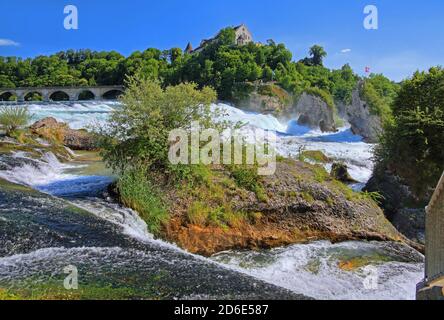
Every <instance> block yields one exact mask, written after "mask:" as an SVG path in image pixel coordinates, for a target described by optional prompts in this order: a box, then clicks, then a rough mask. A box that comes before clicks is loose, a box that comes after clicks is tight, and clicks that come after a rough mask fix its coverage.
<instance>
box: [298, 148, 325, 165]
mask: <svg viewBox="0 0 444 320" xmlns="http://www.w3.org/2000/svg"><path fill="white" fill-rule="evenodd" d="M306 159H308V160H312V161H315V162H319V163H328V162H330V161H331V160H330V159H329V158H328V157H327V156H326V155H325V154H324V153H323V152H322V151H319V150H305V151H302V152H301V153H300V154H299V160H300V161H305V160H306Z"/></svg>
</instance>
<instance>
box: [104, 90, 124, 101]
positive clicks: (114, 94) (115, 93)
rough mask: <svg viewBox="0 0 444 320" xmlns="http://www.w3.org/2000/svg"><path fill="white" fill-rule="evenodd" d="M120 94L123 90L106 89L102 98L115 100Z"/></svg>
mask: <svg viewBox="0 0 444 320" xmlns="http://www.w3.org/2000/svg"><path fill="white" fill-rule="evenodd" d="M122 94H123V91H122V90H119V89H112V90H108V91H106V92H105V93H104V94H103V95H102V99H104V100H116V99H118V98H119V97H120V96H121V95H122Z"/></svg>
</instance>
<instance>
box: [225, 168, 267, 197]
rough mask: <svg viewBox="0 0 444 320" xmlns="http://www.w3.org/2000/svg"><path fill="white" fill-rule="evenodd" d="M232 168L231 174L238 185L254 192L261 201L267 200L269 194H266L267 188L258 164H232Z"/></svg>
mask: <svg viewBox="0 0 444 320" xmlns="http://www.w3.org/2000/svg"><path fill="white" fill-rule="evenodd" d="M230 170H231V175H232V177H233V179H234V181H235V182H236V185H237V186H238V187H240V188H244V189H246V190H248V191H251V192H254V193H255V194H256V197H257V198H258V200H259V201H262V202H266V201H267V195H266V194H265V190H264V188H263V186H262V184H261V181H260V176H259V175H258V173H257V167H256V166H251V167H249V166H244V165H238V166H232V167H231V169H230Z"/></svg>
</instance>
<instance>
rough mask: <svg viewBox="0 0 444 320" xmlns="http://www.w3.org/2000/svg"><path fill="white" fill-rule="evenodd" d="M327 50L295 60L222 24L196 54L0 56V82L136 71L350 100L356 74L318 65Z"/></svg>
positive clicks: (41, 82)
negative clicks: (240, 40) (243, 39)
mask: <svg viewBox="0 0 444 320" xmlns="http://www.w3.org/2000/svg"><path fill="white" fill-rule="evenodd" d="M326 55H327V53H326V52H325V51H324V49H323V48H322V47H320V46H317V45H316V46H313V47H312V48H311V49H310V51H309V57H307V58H303V59H301V60H300V61H298V62H296V61H294V60H293V57H292V53H291V52H290V51H289V50H288V49H287V48H286V47H285V45H284V44H276V43H275V42H274V41H272V40H269V41H268V42H267V43H266V44H257V43H250V44H248V45H245V46H237V45H235V32H234V30H233V29H232V28H226V29H223V30H221V31H220V32H219V34H218V36H217V37H216V41H213V42H211V43H209V44H208V45H207V46H206V47H205V48H204V49H203V50H202V51H200V52H199V53H192V54H188V53H184V52H183V50H181V49H179V48H173V49H170V50H165V51H161V50H159V49H154V48H150V49H147V50H145V51H143V52H140V51H136V52H134V53H133V54H131V55H130V56H129V57H124V56H123V55H121V54H119V53H118V52H115V51H110V52H95V51H91V50H79V51H74V50H68V51H63V52H59V53H56V54H54V55H51V56H38V57H35V58H33V59H31V58H29V59H21V58H17V57H0V87H40V86H85V85H91V86H93V85H121V84H123V83H124V81H125V78H126V76H131V75H134V74H135V73H137V72H140V73H142V74H144V75H146V76H147V77H150V78H153V79H159V80H160V81H161V83H162V84H164V85H175V84H179V83H182V82H195V83H196V84H198V85H199V86H200V87H203V86H211V87H213V88H214V89H215V90H216V92H217V93H218V95H219V98H220V99H223V100H230V99H232V98H233V93H234V92H236V90H238V86H239V85H240V84H242V83H245V82H256V81H264V82H269V81H274V82H276V83H277V84H278V85H280V86H281V87H282V88H284V89H286V90H287V91H289V92H290V93H292V94H294V95H295V96H297V95H299V94H300V93H301V92H303V91H305V90H311V91H313V92H315V93H317V94H318V95H320V96H321V97H323V98H324V100H326V101H327V102H328V101H334V100H336V101H338V100H341V101H344V102H350V100H351V92H352V90H353V88H355V86H356V83H357V81H358V80H359V76H358V75H356V74H355V73H354V72H353V70H352V69H351V68H350V66H349V65H344V66H343V67H342V68H341V69H339V70H330V69H327V68H325V67H324V66H323V59H324V58H325V56H326ZM372 78H374V81H373V82H374V83H376V85H375V89H376V91H377V92H378V93H379V94H380V97H386V96H390V95H392V92H393V91H394V90H395V89H394V88H395V87H396V85H395V84H394V83H392V82H391V81H390V80H388V79H387V78H385V77H383V76H381V75H377V76H376V75H375V76H372Z"/></svg>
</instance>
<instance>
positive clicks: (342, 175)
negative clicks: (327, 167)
mask: <svg viewBox="0 0 444 320" xmlns="http://www.w3.org/2000/svg"><path fill="white" fill-rule="evenodd" d="M330 176H331V177H332V178H333V179H336V180H338V181H341V182H344V183H357V181H356V180H355V179H353V178H352V177H351V175H350V174H349V173H348V167H347V165H346V164H345V163H339V162H335V163H333V165H332V168H331V173H330Z"/></svg>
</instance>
